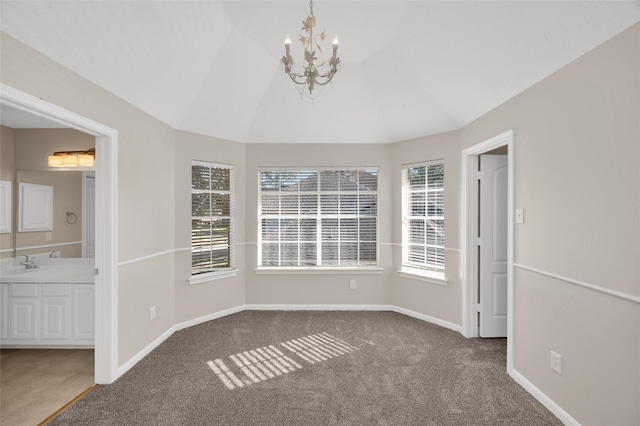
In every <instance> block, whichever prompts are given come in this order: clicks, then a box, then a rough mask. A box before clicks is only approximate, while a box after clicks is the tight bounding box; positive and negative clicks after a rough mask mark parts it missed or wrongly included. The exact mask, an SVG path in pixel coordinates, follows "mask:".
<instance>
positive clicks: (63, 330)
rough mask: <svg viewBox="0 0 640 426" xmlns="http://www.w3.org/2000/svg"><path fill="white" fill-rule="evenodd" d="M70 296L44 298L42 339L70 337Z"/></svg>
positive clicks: (64, 338) (65, 338)
mask: <svg viewBox="0 0 640 426" xmlns="http://www.w3.org/2000/svg"><path fill="white" fill-rule="evenodd" d="M69 335H70V332H69V298H68V297H44V298H43V299H42V335H41V337H42V339H45V340H49V339H52V340H67V339H69Z"/></svg>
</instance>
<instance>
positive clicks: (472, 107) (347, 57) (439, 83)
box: [1, 0, 640, 143]
mask: <svg viewBox="0 0 640 426" xmlns="http://www.w3.org/2000/svg"><path fill="white" fill-rule="evenodd" d="M1 8H2V9H1V13H2V15H1V28H2V30H3V31H5V32H6V33H8V34H10V35H12V36H13V37H15V38H17V39H18V40H20V41H22V42H23V43H25V44H27V45H29V46H31V47H33V48H34V49H36V50H38V51H40V52H42V53H44V54H45V55H47V56H49V57H50V58H52V59H53V60H55V61H57V62H59V63H61V64H62V65H64V66H66V67H67V68H70V69H71V70H73V71H75V72H77V73H78V74H80V75H82V76H84V77H85V78H87V79H89V80H91V81H93V82H94V83H96V84H97V85H99V86H101V87H103V88H105V89H106V90H108V91H110V92H112V93H114V94H115V95H117V96H119V97H121V98H123V99H125V100H126V101H128V102H130V103H131V104H133V105H135V106H137V107H138V108H140V109H142V110H143V111H146V112H147V113H149V114H150V115H152V116H154V117H156V118H158V119H159V120H161V121H163V122H165V123H166V124H168V125H170V126H172V127H173V128H176V129H181V130H186V131H191V132H195V133H201V134H205V135H210V136H215V137H220V138H225V139H229V140H234V141H239V142H246V143H266V142H274V143H314V142H316V143H388V142H396V141H401V140H407V139H412V138H415V137H420V136H425V135H430V134H436V133H441V132H446V131H450V130H455V129H459V128H460V127H462V126H464V125H466V124H468V123H469V122H471V121H473V120H474V119H476V118H478V117H480V116H481V115H483V114H485V113H487V112H488V111H490V110H491V109H493V108H495V107H497V106H498V105H500V104H501V103H503V102H504V101H506V100H508V99H509V98H511V97H513V96H514V95H516V94H518V93H519V92H521V91H523V90H524V89H526V88H528V87H530V86H531V85H533V84H535V83H536V82H538V81H540V80H541V79H543V78H544V77H546V76H548V75H549V74H551V73H553V72H554V71H556V70H558V69H559V68H561V67H563V66H564V65H566V64H567V63H569V62H571V61H572V60H574V59H576V58H577V57H579V56H581V55H583V54H584V53H586V52H588V51H589V50H591V49H593V48H594V47H596V46H597V45H599V44H601V43H603V42H604V41H606V40H607V39H609V38H611V37H612V36H614V35H616V34H618V33H619V32H621V31H623V30H624V29H626V28H628V27H630V26H631V25H633V24H634V23H636V22H638V21H640V0H635V1H608V0H607V1H585V2H582V1H492V2H489V1H479V0H475V1H401V0H392V1H345V0H341V1H323V0H317V1H316V2H315V3H314V14H315V16H316V19H317V22H318V29H319V30H322V29H326V33H327V37H328V39H327V40H326V41H325V43H326V45H325V46H324V47H325V51H330V50H331V47H330V42H331V40H332V39H333V37H334V35H337V36H338V37H339V39H340V48H339V51H338V56H339V57H340V62H341V67H340V68H339V71H338V73H337V74H336V76H335V77H334V80H333V82H332V83H331V84H330V85H328V86H326V87H324V88H323V90H322V91H321V92H320V93H319V94H318V95H317V96H316V97H315V99H309V98H308V97H307V96H303V95H301V94H300V93H299V92H298V91H297V90H296V88H295V87H294V84H293V83H292V82H291V81H290V80H289V79H288V77H287V76H286V75H285V73H284V69H283V66H282V65H281V64H280V59H281V57H282V55H283V54H284V46H283V42H284V38H285V36H287V35H289V36H290V37H291V39H292V40H293V42H292V43H293V44H292V48H291V50H292V56H294V60H297V61H298V63H300V62H301V60H302V48H301V45H300V44H299V43H298V42H297V36H298V35H299V34H300V33H301V30H300V28H301V22H302V20H304V19H305V18H306V16H307V15H308V13H309V7H308V3H307V2H306V1H269V0H260V1H241V0H235V1H185V0H182V1H177V0H176V1H96V0H94V1H83V2H79V1H44V2H38V1H7V0H3V1H2V2H1Z"/></svg>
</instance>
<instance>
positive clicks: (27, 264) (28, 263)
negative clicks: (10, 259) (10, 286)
mask: <svg viewBox="0 0 640 426" xmlns="http://www.w3.org/2000/svg"><path fill="white" fill-rule="evenodd" d="M33 260H34V258H33V257H29V256H28V255H25V256H24V262H20V264H21V265H24V269H36V268H39V266H38V265H36V264H35V263H34V261H33Z"/></svg>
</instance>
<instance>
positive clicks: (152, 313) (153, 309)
mask: <svg viewBox="0 0 640 426" xmlns="http://www.w3.org/2000/svg"><path fill="white" fill-rule="evenodd" d="M155 318H156V307H155V306H152V307H150V308H149V319H150V320H153V319H155Z"/></svg>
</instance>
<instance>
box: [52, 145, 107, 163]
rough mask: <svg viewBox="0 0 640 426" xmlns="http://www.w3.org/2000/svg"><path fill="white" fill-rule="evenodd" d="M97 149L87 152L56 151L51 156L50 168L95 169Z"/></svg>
mask: <svg viewBox="0 0 640 426" xmlns="http://www.w3.org/2000/svg"><path fill="white" fill-rule="evenodd" d="M95 158H96V150H95V148H91V149H88V150H86V151H56V152H54V153H53V155H50V156H49V161H48V164H49V167H93V164H94V160H95Z"/></svg>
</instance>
